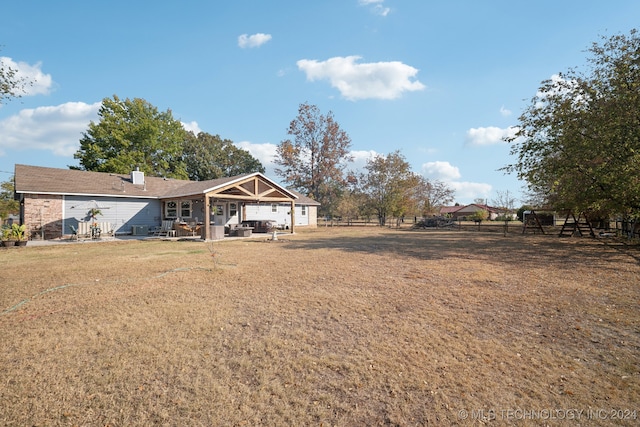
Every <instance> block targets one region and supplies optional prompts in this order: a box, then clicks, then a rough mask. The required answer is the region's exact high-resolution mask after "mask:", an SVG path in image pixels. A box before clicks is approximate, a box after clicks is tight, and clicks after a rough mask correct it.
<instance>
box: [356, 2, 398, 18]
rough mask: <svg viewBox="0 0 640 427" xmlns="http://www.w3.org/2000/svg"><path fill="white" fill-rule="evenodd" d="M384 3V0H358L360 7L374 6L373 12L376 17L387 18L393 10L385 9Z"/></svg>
mask: <svg viewBox="0 0 640 427" xmlns="http://www.w3.org/2000/svg"><path fill="white" fill-rule="evenodd" d="M382 3H384V0H358V4H360V6H372V7H371V12H373V13H375V14H376V15H380V16H387V15H388V14H389V12H391V8H388V7H384V6H383V5H382Z"/></svg>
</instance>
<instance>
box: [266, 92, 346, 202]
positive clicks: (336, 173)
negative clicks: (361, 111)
mask: <svg viewBox="0 0 640 427" xmlns="http://www.w3.org/2000/svg"><path fill="white" fill-rule="evenodd" d="M287 133H288V135H291V136H293V139H286V140H284V141H282V142H280V144H279V145H278V147H277V154H276V158H275V164H276V165H278V166H279V167H278V168H276V170H275V172H276V174H278V175H280V176H282V177H283V178H284V181H285V182H286V183H287V184H289V185H291V186H292V187H293V188H294V189H295V190H298V191H300V192H302V193H306V194H307V195H308V196H309V197H311V198H313V199H315V200H316V201H318V202H320V203H321V208H320V209H321V211H322V212H323V213H325V214H327V213H331V210H330V209H331V208H333V207H335V202H336V201H337V199H338V197H337V196H338V195H337V194H336V191H337V190H339V189H340V188H341V186H342V184H343V183H344V176H343V175H344V169H345V168H346V166H347V163H348V162H350V161H351V160H352V157H351V156H350V154H349V148H350V146H351V138H349V135H347V133H346V132H345V131H344V130H342V129H341V128H340V126H339V125H338V123H337V122H336V121H335V119H334V117H333V113H331V112H329V113H328V114H327V115H323V114H321V113H320V110H319V109H318V107H316V106H315V105H309V104H307V103H304V104H300V107H299V108H298V116H297V117H296V118H295V119H294V120H292V121H291V123H290V124H289V130H288V132H287Z"/></svg>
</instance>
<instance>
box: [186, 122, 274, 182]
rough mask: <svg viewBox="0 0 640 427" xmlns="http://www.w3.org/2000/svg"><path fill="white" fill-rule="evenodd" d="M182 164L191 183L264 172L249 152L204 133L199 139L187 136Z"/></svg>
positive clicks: (190, 133)
mask: <svg viewBox="0 0 640 427" xmlns="http://www.w3.org/2000/svg"><path fill="white" fill-rule="evenodd" d="M183 160H184V162H185V165H186V168H187V174H188V175H189V179H191V180H193V181H205V180H208V179H215V178H222V177H227V176H235V175H241V174H244V173H251V172H260V173H264V171H265V169H264V166H262V163H260V161H259V160H258V159H256V158H254V157H253V156H252V155H251V154H250V153H249V152H248V151H246V150H243V149H241V148H238V147H236V146H235V145H234V144H233V142H232V141H231V140H229V139H222V138H220V136H219V135H210V134H208V133H205V132H200V133H198V136H195V135H194V134H193V132H188V133H187V138H186V140H185V142H184V150H183Z"/></svg>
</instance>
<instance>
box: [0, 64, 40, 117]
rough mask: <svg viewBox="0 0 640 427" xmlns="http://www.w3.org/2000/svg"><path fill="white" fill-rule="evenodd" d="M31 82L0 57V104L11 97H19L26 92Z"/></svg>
mask: <svg viewBox="0 0 640 427" xmlns="http://www.w3.org/2000/svg"><path fill="white" fill-rule="evenodd" d="M32 84H33V82H31V81H29V79H27V78H26V77H21V76H20V75H19V74H18V70H16V69H15V68H11V67H10V66H8V65H6V64H5V63H4V61H3V58H2V57H0V105H2V104H5V103H6V102H7V101H9V100H11V98H20V97H21V96H22V95H23V94H24V93H25V92H26V90H25V89H26V87H27V86H28V85H32Z"/></svg>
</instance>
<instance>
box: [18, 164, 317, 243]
mask: <svg viewBox="0 0 640 427" xmlns="http://www.w3.org/2000/svg"><path fill="white" fill-rule="evenodd" d="M15 194H16V198H17V199H18V200H19V201H20V222H21V223H22V224H25V225H26V226H27V230H28V233H29V235H30V237H32V238H34V237H36V238H42V239H54V238H61V237H64V236H68V235H70V234H71V233H72V227H74V228H76V229H77V228H78V225H79V224H80V223H85V222H88V221H92V220H95V219H92V218H91V217H90V215H89V211H90V210H91V209H98V210H99V211H100V213H101V215H100V217H99V218H98V219H97V220H98V221H100V222H107V223H109V224H111V225H112V227H113V229H114V231H115V233H116V234H146V232H147V231H148V230H150V229H152V228H154V227H158V226H160V225H161V224H162V223H163V221H168V220H172V221H176V222H181V223H188V224H198V225H200V226H199V227H198V233H199V234H200V235H201V237H202V238H203V239H205V240H209V239H218V238H221V237H222V236H223V235H224V230H225V227H227V228H228V227H229V226H231V225H234V224H241V223H242V221H247V220H252V219H253V220H263V219H273V220H276V221H277V222H278V224H279V225H280V226H281V227H282V228H286V229H288V230H290V232H291V233H293V232H294V229H295V227H298V226H301V227H315V226H317V209H318V206H319V204H318V203H317V202H315V201H314V200H311V199H309V198H308V197H304V196H302V195H301V194H299V193H296V192H294V191H291V190H288V189H286V188H284V187H281V186H280V185H279V184H277V183H276V182H274V181H272V180H270V179H269V178H267V177H266V176H264V175H263V174H261V173H258V172H256V173H250V174H244V175H239V176H234V177H227V178H219V179H213V180H208V181H188V180H179V179H168V178H157V177H147V176H145V175H144V173H143V172H140V171H132V172H131V174H128V175H126V174H114V173H103V172H88V171H80V170H72V169H56V168H47V167H40V166H28V165H16V166H15Z"/></svg>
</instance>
